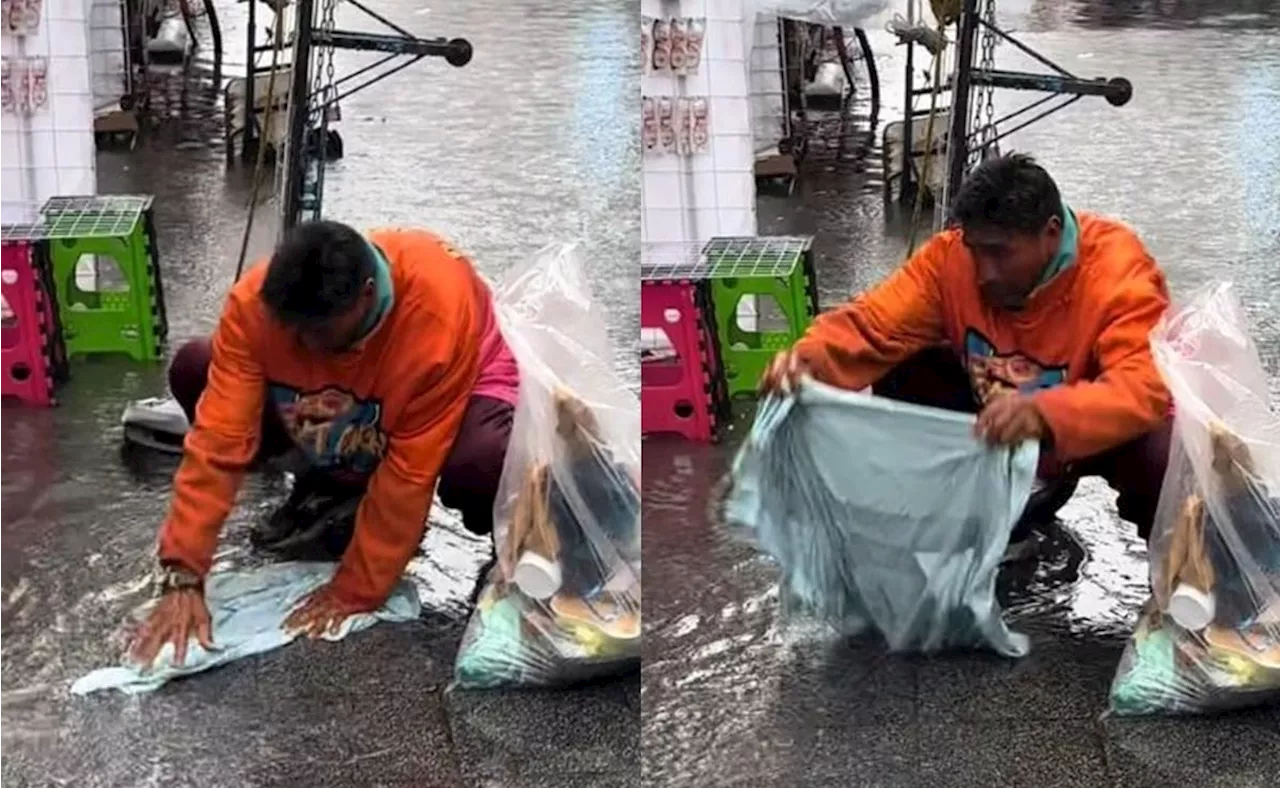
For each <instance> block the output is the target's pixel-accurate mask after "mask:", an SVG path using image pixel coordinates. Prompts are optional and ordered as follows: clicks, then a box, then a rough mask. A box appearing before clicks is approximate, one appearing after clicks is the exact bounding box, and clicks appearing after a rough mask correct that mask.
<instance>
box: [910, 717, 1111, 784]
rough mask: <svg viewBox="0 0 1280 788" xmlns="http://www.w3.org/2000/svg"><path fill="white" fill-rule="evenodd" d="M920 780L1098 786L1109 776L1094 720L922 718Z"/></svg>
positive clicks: (940, 782) (961, 782)
mask: <svg viewBox="0 0 1280 788" xmlns="http://www.w3.org/2000/svg"><path fill="white" fill-rule="evenodd" d="M919 730H920V754H921V780H920V783H919V784H920V785H927V786H930V788H946V786H956V788H972V787H973V786H1034V787H1035V788H1097V787H1098V786H1102V785H1107V784H1108V780H1109V776H1108V771H1107V765H1106V761H1105V758H1104V756H1103V749H1102V742H1101V740H1100V737H1099V733H1098V729H1097V723H1096V722H1084V721H1066V722H1058V721H1024V722H959V721H948V722H934V721H930V722H926V723H922V724H921V725H920V729H919Z"/></svg>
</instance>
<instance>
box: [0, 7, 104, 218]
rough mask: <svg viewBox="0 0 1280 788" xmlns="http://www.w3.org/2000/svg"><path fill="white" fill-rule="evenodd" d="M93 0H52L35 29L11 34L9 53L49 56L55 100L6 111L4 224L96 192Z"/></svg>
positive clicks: (0, 146) (1, 148) (0, 136)
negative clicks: (64, 198) (59, 200)
mask: <svg viewBox="0 0 1280 788" xmlns="http://www.w3.org/2000/svg"><path fill="white" fill-rule="evenodd" d="M88 16H89V3H88V0H45V2H44V9H43V18H42V19H41V23H40V26H39V29H38V30H36V31H35V33H34V34H32V35H27V36H12V35H9V33H7V32H6V33H4V36H3V51H4V56H5V57H6V58H19V57H45V58H48V61H49V71H48V74H49V77H48V100H47V102H46V103H45V105H44V106H43V107H40V108H38V109H32V110H30V112H29V114H21V115H19V114H13V113H8V112H6V113H5V114H4V119H3V123H2V124H0V126H2V127H3V131H2V132H0V168H2V169H3V174H2V175H0V190H2V191H3V202H2V206H3V217H2V220H3V222H4V223H5V224H10V223H16V222H26V221H32V220H34V219H35V218H36V212H37V210H38V209H39V207H40V205H41V204H42V203H43V202H44V201H45V200H47V199H48V198H50V197H54V196H58V195H69V194H93V193H94V192H95V191H96V190H97V171H96V169H95V165H94V143H93V92H92V86H91V84H90V66H89V18H88Z"/></svg>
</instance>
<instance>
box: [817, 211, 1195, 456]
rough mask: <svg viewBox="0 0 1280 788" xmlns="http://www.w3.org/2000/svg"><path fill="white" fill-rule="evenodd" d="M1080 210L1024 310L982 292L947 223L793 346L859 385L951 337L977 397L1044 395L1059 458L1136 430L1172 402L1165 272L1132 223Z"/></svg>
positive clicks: (825, 374)
mask: <svg viewBox="0 0 1280 788" xmlns="http://www.w3.org/2000/svg"><path fill="white" fill-rule="evenodd" d="M1073 216H1074V219H1075V222H1074V223H1073V224H1072V225H1071V226H1070V227H1069V228H1068V229H1071V228H1074V230H1075V232H1076V235H1077V238H1076V247H1075V255H1074V257H1071V256H1070V255H1069V254H1064V253H1062V252H1060V253H1059V255H1057V256H1055V258H1054V261H1053V264H1052V266H1051V268H1053V269H1054V270H1055V271H1056V273H1055V274H1054V275H1053V276H1052V277H1051V278H1050V279H1049V280H1048V281H1047V282H1045V283H1044V284H1043V285H1041V286H1040V287H1038V288H1037V289H1036V290H1035V291H1033V292H1032V294H1031V295H1030V296H1029V297H1028V299H1027V303H1026V305H1025V306H1024V307H1023V308H1022V309H1021V310H1019V311H1016V312H1013V311H1002V310H995V309H992V308H990V307H988V306H986V305H985V304H984V303H983V301H982V298H981V296H980V294H979V290H978V283H977V282H978V278H977V273H976V269H975V265H974V261H973V257H972V256H971V255H970V254H969V251H968V249H967V248H966V247H965V245H964V243H963V240H962V237H961V232H960V231H959V230H947V231H944V232H942V233H939V234H938V235H936V236H934V237H933V238H932V239H930V241H929V242H928V243H927V244H925V245H924V246H923V247H922V248H921V249H920V251H918V252H917V253H916V254H915V255H914V256H913V257H912V258H911V259H910V260H908V261H907V262H906V263H905V264H904V265H903V266H902V267H901V268H899V269H898V270H897V271H895V272H894V273H893V274H892V275H890V276H889V277H888V278H887V279H886V280H884V281H883V282H882V283H880V284H879V285H877V286H876V287H874V288H871V289H870V290H868V291H867V292H865V293H862V294H860V295H858V296H857V297H855V298H854V299H853V301H852V302H850V303H849V304H848V305H846V306H843V307H840V308H837V309H834V310H832V311H829V312H827V313H825V314H823V315H821V316H820V317H819V318H818V319H817V320H816V321H814V323H813V325H812V326H811V327H810V329H809V331H808V332H807V333H806V335H805V336H804V337H803V338H802V339H801V340H800V341H799V342H798V343H797V344H796V346H795V347H796V350H797V352H798V354H799V355H800V357H801V358H802V359H803V360H804V361H805V362H806V363H807V364H808V365H809V367H810V368H811V369H812V370H813V374H814V376H815V377H816V378H817V379H818V380H821V381H823V382H825V383H830V384H832V385H835V386H839V387H841V388H846V389H851V390H858V389H863V388H865V387H867V386H869V385H871V384H873V383H875V382H876V381H877V380H878V379H879V378H880V377H881V376H883V375H884V374H885V373H886V372H887V371H888V370H889V369H891V368H892V367H894V366H895V365H897V364H898V363H900V362H902V361H904V360H906V359H907V358H908V357H910V356H912V355H914V354H916V353H917V352H919V351H921V350H924V349H926V348H930V347H935V346H939V345H949V346H950V347H951V348H952V349H953V350H954V351H955V352H956V353H957V354H958V355H959V356H960V358H961V360H962V362H963V363H964V366H965V369H966V371H967V373H968V376H969V379H970V385H971V386H972V388H973V391H974V394H975V396H976V397H977V398H978V400H979V402H980V403H982V404H985V403H987V402H989V401H990V399H991V397H993V396H997V395H998V394H1000V393H1002V392H1003V391H1008V390H1016V391H1019V392H1021V393H1024V394H1030V395H1033V396H1034V397H1035V398H1036V400H1037V401H1038V403H1039V405H1040V410H1041V412H1042V413H1043V415H1044V418H1045V420H1046V421H1047V422H1048V424H1049V427H1050V429H1051V431H1052V433H1053V437H1054V451H1055V454H1056V455H1057V457H1058V458H1059V459H1060V460H1061V461H1062V462H1071V461H1074V460H1077V459H1080V458H1083V457H1090V456H1094V455H1097V454H1099V453H1101V452H1104V451H1106V450H1108V449H1112V448H1115V447H1116V446H1119V445H1120V444H1122V443H1125V442H1127V441H1131V440H1133V439H1134V438H1136V437H1138V436H1139V435H1141V434H1143V433H1146V432H1149V431H1151V430H1152V429H1154V428H1156V427H1157V426H1158V425H1159V424H1160V422H1161V421H1162V420H1163V419H1164V418H1165V417H1166V415H1167V414H1168V410H1169V402H1170V397H1169V393H1168V390H1167V389H1166V387H1165V385H1164V383H1163V382H1162V381H1161V379H1160V376H1159V374H1158V372H1157V371H1156V368H1155V364H1154V362H1153V361H1152V358H1151V349H1150V347H1149V345H1148V336H1149V335H1150V333H1151V330H1152V329H1153V328H1154V327H1155V325H1156V322H1157V321H1158V320H1159V318H1160V316H1161V315H1162V314H1163V313H1164V311H1165V309H1166V308H1167V307H1168V304H1169V297H1168V293H1167V290H1166V287H1165V280H1164V276H1163V274H1161V272H1160V269H1159V268H1158V267H1157V266H1156V263H1155V261H1154V260H1152V259H1151V256H1150V255H1149V254H1148V253H1147V251H1146V249H1145V248H1144V247H1143V245H1142V243H1141V241H1139V239H1138V237H1137V236H1136V235H1135V234H1134V233H1133V231H1132V230H1130V229H1128V228H1127V227H1125V226H1124V225H1122V224H1120V223H1119V222H1115V221H1112V220H1109V219H1104V218H1101V217H1098V216H1093V215H1090V214H1086V213H1077V214H1073ZM1067 235H1069V233H1068V234H1067ZM1066 251H1069V250H1066ZM1063 384H1067V385H1063Z"/></svg>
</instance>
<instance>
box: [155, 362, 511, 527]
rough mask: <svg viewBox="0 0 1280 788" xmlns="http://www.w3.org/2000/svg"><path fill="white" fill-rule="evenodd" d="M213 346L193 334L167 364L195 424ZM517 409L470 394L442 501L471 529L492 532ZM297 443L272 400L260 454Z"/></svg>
mask: <svg viewBox="0 0 1280 788" xmlns="http://www.w3.org/2000/svg"><path fill="white" fill-rule="evenodd" d="M211 351H212V346H211V344H210V342H209V340H207V339H193V340H191V341H190V342H188V343H186V344H185V345H183V346H182V347H181V348H179V349H178V351H177V353H175V354H174V357H173V363H172V364H170V366H169V390H170V391H171V392H172V393H173V397H174V399H176V400H177V401H178V403H179V404H180V405H181V406H182V410H183V411H184V412H186V414H187V420H188V421H190V422H191V423H192V424H194V423H195V414H196V403H197V402H199V400H200V395H201V394H202V393H204V387H205V384H206V383H207V382H208V379H209V360H210V358H211ZM514 411H515V409H514V408H513V407H512V405H511V404H510V403H507V402H503V401H502V400H499V399H494V398H492V397H472V398H471V401H470V403H468V405H467V412H466V414H465V415H463V417H462V427H461V428H460V429H459V430H458V437H457V439H456V440H455V441H454V444H453V450H452V451H451V452H450V454H449V458H448V459H447V460H446V461H445V465H444V468H443V469H441V471H440V486H439V488H438V491H439V493H440V502H441V503H443V504H444V505H445V506H448V507H449V508H451V509H457V510H458V511H459V512H461V513H462V519H463V523H464V524H465V525H466V527H467V530H469V531H471V532H473V533H477V534H487V533H490V532H491V531H493V502H494V499H495V498H496V497H497V495H498V479H499V477H500V476H501V475H502V461H503V459H505V457H506V454H507V442H508V441H509V440H510V438H511V422H512V418H513V417H514ZM293 445H294V444H293V441H292V439H290V437H289V434H288V433H287V432H286V431H285V428H284V424H283V423H282V422H281V421H280V415H279V413H277V412H276V409H275V408H274V407H272V406H271V405H270V404H268V405H267V406H266V407H265V408H263V412H262V439H261V442H260V445H259V448H258V457H257V459H258V460H259V461H261V460H266V459H270V458H272V457H279V456H281V455H283V454H285V453H286V452H288V451H289V450H290V449H292V448H293Z"/></svg>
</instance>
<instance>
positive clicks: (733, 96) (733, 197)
mask: <svg viewBox="0 0 1280 788" xmlns="http://www.w3.org/2000/svg"><path fill="white" fill-rule="evenodd" d="M640 6H641V14H642V15H644V16H648V17H655V18H663V17H668V18H669V17H703V18H705V19H706V30H705V36H704V42H703V49H702V63H701V65H700V66H699V68H698V70H697V72H696V73H693V74H688V75H685V76H677V75H675V74H672V73H670V72H654V71H653V70H652V69H649V68H646V69H645V70H644V76H643V77H642V80H641V93H642V95H645V96H653V97H659V96H672V97H680V96H707V97H708V98H709V101H708V104H709V111H708V123H709V126H710V128H709V137H710V140H709V143H708V146H707V150H706V151H705V152H702V153H695V154H693V155H691V156H674V155H663V156H654V155H646V156H644V158H643V165H642V169H643V181H642V184H641V203H642V216H641V240H642V242H643V248H644V254H645V255H646V256H647V257H648V258H650V259H652V258H653V257H655V256H662V257H668V256H672V255H684V254H687V252H688V250H689V249H691V248H696V247H697V246H698V245H700V244H701V243H703V242H705V241H707V240H708V239H710V238H712V237H715V236H723V235H755V234H756V211H755V175H754V162H755V157H754V152H753V150H752V139H751V107H750V88H749V80H748V62H747V58H748V54H749V52H748V49H749V43H750V40H751V39H750V35H751V25H750V21H749V17H752V16H753V15H752V14H750V13H749V8H748V7H749V6H750V3H749V2H748V0H641V4H640ZM636 35H637V38H638V37H639V25H638V24H637V33H636Z"/></svg>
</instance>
